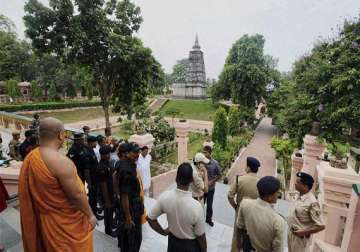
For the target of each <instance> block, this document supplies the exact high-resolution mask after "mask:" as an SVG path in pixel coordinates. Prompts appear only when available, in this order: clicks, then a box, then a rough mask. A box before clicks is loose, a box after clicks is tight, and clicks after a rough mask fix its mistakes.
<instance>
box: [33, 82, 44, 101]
mask: <svg viewBox="0 0 360 252" xmlns="http://www.w3.org/2000/svg"><path fill="white" fill-rule="evenodd" d="M31 96H32V98H40V97H41V96H42V90H41V88H40V86H39V83H38V82H37V81H36V80H33V81H31Z"/></svg>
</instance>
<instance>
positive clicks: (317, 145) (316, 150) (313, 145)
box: [302, 134, 325, 191]
mask: <svg viewBox="0 0 360 252" xmlns="http://www.w3.org/2000/svg"><path fill="white" fill-rule="evenodd" d="M324 149H325V144H323V143H321V142H319V139H318V137H316V136H313V135H309V134H308V135H305V137H304V162H303V167H302V171H303V172H306V173H308V174H310V175H311V176H313V178H314V180H315V183H314V187H313V190H314V191H315V189H316V185H317V177H318V176H317V169H316V167H317V165H318V164H319V163H320V158H319V156H320V155H321V154H322V153H323V152H324Z"/></svg>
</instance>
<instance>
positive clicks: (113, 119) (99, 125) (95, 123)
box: [65, 116, 120, 130]
mask: <svg viewBox="0 0 360 252" xmlns="http://www.w3.org/2000/svg"><path fill="white" fill-rule="evenodd" d="M118 119H119V117H118V116H110V124H111V125H112V126H116V125H120V124H119V123H118ZM84 125H87V126H89V127H90V129H92V130H95V129H103V128H105V119H104V118H97V119H92V120H87V121H80V122H75V123H67V124H66V125H65V126H66V127H68V128H74V129H82V127H83V126H84Z"/></svg>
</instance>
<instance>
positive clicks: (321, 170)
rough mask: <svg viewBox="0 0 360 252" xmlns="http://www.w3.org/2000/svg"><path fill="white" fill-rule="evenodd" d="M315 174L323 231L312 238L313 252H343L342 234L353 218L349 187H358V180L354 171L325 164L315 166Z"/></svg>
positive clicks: (359, 180) (359, 177) (350, 188)
mask: <svg viewBox="0 0 360 252" xmlns="http://www.w3.org/2000/svg"><path fill="white" fill-rule="evenodd" d="M317 172H318V181H319V191H320V194H319V196H318V199H319V203H320V205H321V207H322V210H323V217H324V221H325V230H324V231H323V232H321V233H320V234H318V235H316V236H315V237H314V240H313V251H316V252H317V251H325V252H333V251H342V250H341V247H342V243H343V241H344V239H343V234H344V230H346V228H349V227H346V224H347V223H346V222H347V219H349V218H350V219H351V218H354V217H353V215H354V213H353V212H352V211H350V209H349V206H350V203H351V195H352V185H353V184H358V183H360V176H359V175H358V174H356V172H355V171H354V170H353V169H345V170H344V169H338V168H334V167H331V166H330V164H329V163H328V162H324V161H322V162H320V164H319V165H318V166H317ZM348 232H350V231H348ZM344 251H346V250H344Z"/></svg>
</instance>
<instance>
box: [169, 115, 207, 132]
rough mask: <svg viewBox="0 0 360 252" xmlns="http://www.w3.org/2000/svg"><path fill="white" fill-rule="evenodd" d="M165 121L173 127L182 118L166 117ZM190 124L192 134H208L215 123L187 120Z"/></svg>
mask: <svg viewBox="0 0 360 252" xmlns="http://www.w3.org/2000/svg"><path fill="white" fill-rule="evenodd" d="M165 120H166V121H167V122H168V123H169V124H170V126H172V127H173V125H174V124H175V123H176V122H178V121H179V120H180V118H174V119H173V118H171V117H165ZM186 120H187V121H188V122H189V123H190V131H192V132H204V131H205V130H207V131H208V132H211V131H212V128H213V125H214V123H213V122H211V121H202V120H192V119H186Z"/></svg>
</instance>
